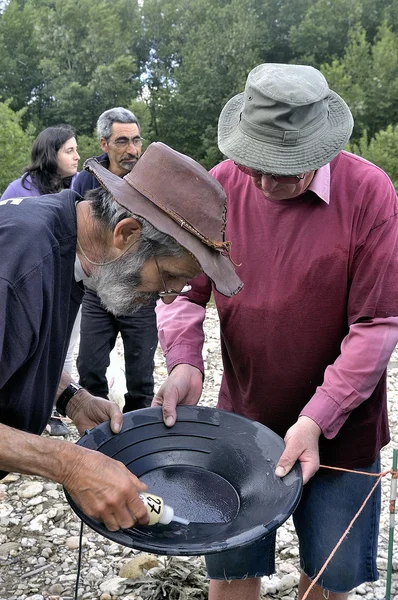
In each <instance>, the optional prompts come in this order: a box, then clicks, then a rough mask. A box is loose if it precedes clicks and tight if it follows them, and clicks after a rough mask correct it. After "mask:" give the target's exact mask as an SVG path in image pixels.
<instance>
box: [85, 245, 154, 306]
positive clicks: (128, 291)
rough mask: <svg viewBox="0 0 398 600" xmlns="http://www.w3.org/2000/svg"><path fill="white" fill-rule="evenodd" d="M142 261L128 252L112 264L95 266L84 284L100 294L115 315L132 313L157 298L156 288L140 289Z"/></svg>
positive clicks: (105, 304)
mask: <svg viewBox="0 0 398 600" xmlns="http://www.w3.org/2000/svg"><path fill="white" fill-rule="evenodd" d="M141 272H142V265H141V261H140V260H137V259H136V258H135V255H134V254H133V255H129V254H126V255H124V256H121V257H120V259H119V260H117V261H115V262H114V263H111V264H109V265H101V266H96V267H95V268H94V269H93V271H92V274H91V276H90V277H89V278H87V279H85V280H84V285H85V286H86V287H88V288H89V289H91V290H93V291H94V292H96V293H97V294H98V296H99V297H100V300H101V302H102V304H103V306H104V307H105V308H106V310H108V311H109V312H111V313H112V314H113V315H115V316H116V317H119V316H121V315H131V314H133V313H135V312H137V310H139V308H140V307H141V306H142V305H143V304H148V303H149V302H151V301H156V300H157V299H158V297H159V296H158V294H157V293H156V292H138V291H137V287H138V286H139V285H140V284H141V282H142V279H141Z"/></svg>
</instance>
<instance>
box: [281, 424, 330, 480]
mask: <svg viewBox="0 0 398 600" xmlns="http://www.w3.org/2000/svg"><path fill="white" fill-rule="evenodd" d="M321 433H322V432H321V429H320V427H319V426H318V425H317V424H316V423H315V421H313V420H312V419H310V418H309V417H304V416H303V417H299V418H298V421H297V423H295V424H294V425H293V426H292V427H290V429H288V431H287V433H286V435H285V444H286V448H285V450H284V452H283V454H282V456H281V457H280V459H279V462H278V464H277V466H276V470H275V475H276V476H277V477H284V476H285V475H287V474H288V473H289V471H290V470H291V469H292V467H293V465H294V464H295V462H296V460H299V461H300V465H301V470H302V473H303V483H307V481H308V480H309V479H310V478H311V477H312V476H313V475H315V473H316V472H317V470H318V469H319V447H318V441H319V436H320V435H321Z"/></svg>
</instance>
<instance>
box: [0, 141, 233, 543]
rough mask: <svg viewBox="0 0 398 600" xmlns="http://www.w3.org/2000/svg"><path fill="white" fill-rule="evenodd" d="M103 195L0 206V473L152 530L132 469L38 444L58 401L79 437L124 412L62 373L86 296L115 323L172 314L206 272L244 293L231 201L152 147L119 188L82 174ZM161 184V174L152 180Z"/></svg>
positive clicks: (74, 449)
mask: <svg viewBox="0 0 398 600" xmlns="http://www.w3.org/2000/svg"><path fill="white" fill-rule="evenodd" d="M86 168H87V169H89V170H90V171H91V172H92V173H93V174H94V175H95V177H97V179H98V181H100V182H101V184H102V185H103V188H99V189H96V190H92V191H91V192H89V193H88V194H87V196H86V197H85V198H84V199H82V198H81V197H80V196H78V195H77V194H76V193H75V192H72V191H69V190H68V191H64V192H61V193H60V194H53V195H48V196H46V197H45V200H44V201H42V200H41V198H14V199H7V200H4V201H2V202H0V248H1V250H2V252H3V255H4V254H5V253H6V252H7V256H8V257H9V260H7V261H2V262H1V265H0V296H1V298H2V302H1V306H0V415H1V424H0V469H1V470H2V473H1V472H0V476H1V474H2V475H4V472H7V471H17V472H20V473H28V474H33V475H41V476H43V477H46V478H48V479H52V480H54V481H57V482H59V483H61V484H62V485H64V486H65V488H66V489H67V490H68V492H69V493H70V495H71V497H72V498H73V499H74V500H75V501H76V503H77V504H78V505H79V506H80V508H81V509H82V510H83V512H84V513H85V514H87V515H88V516H91V517H93V518H95V519H97V520H99V521H102V522H103V523H104V524H105V525H106V526H107V527H108V529H109V530H112V531H115V530H117V529H120V528H127V527H131V526H132V525H133V524H134V523H135V522H136V521H137V520H138V521H139V522H140V523H142V524H145V523H147V522H148V517H147V513H146V509H145V507H144V505H143V503H142V502H141V500H140V499H139V498H138V492H139V491H142V490H144V489H145V488H146V486H145V485H144V484H143V483H141V482H140V481H139V480H138V479H137V478H136V477H135V476H134V475H133V474H132V473H130V471H128V469H127V468H126V467H124V465H122V464H121V463H120V462H118V461H114V460H112V459H110V458H108V457H106V456H104V455H102V454H100V453H97V452H92V451H91V450H88V449H86V448H83V447H81V446H77V445H74V444H72V443H69V442H65V441H59V440H55V439H52V438H46V437H40V434H41V433H42V431H43V430H44V428H45V426H46V424H47V422H48V418H49V416H50V414H51V410H52V407H53V403H54V399H56V406H57V410H58V412H60V413H61V414H62V415H63V416H68V417H70V418H71V419H72V420H73V421H74V423H75V425H76V426H77V428H78V430H79V431H80V432H81V433H82V432H84V431H85V430H86V429H89V428H92V427H94V426H95V425H97V424H99V423H101V422H103V421H106V420H109V419H110V425H111V429H112V431H113V432H114V433H118V432H119V431H120V428H121V425H122V414H121V412H120V409H119V408H118V406H117V405H116V404H114V403H113V402H110V401H108V400H105V399H103V398H98V397H93V396H92V395H91V394H89V393H88V392H87V391H86V390H84V389H83V388H81V387H80V386H79V385H77V384H76V383H74V382H73V381H72V380H71V377H70V376H69V375H67V374H66V373H62V365H63V363H64V360H65V353H66V350H67V348H68V340H69V336H70V333H71V329H72V326H73V323H74V321H75V317H76V313H77V311H78V308H79V305H80V302H81V299H82V296H83V285H82V282H84V285H85V286H89V287H91V288H92V289H94V290H95V291H96V292H97V293H98V294H99V296H100V297H101V299H102V301H103V303H104V305H105V306H106V307H107V309H108V310H110V311H112V312H113V313H114V314H123V313H127V312H128V313H131V312H133V311H134V310H136V309H137V307H139V306H140V305H141V304H143V303H146V302H148V301H149V300H150V299H152V298H155V297H156V298H157V297H158V296H161V297H162V298H163V301H164V302H166V303H171V302H173V300H174V299H175V297H176V296H178V295H180V294H181V293H183V288H184V286H186V284H187V283H188V282H189V281H190V280H191V279H193V278H194V277H196V276H197V275H198V274H200V273H201V272H202V271H203V272H205V273H206V274H207V275H208V276H209V277H210V278H211V279H212V281H213V282H214V285H215V286H216V288H217V289H218V290H219V292H220V293H221V294H225V295H226V296H231V295H233V294H235V293H237V292H238V291H239V290H240V288H241V286H242V284H241V281H240V280H239V278H238V277H237V275H236V274H235V271H234V268H233V266H232V263H231V262H230V261H229V259H228V257H227V254H228V249H229V244H228V242H227V241H225V239H224V229H225V201H226V197H225V193H224V191H223V188H222V187H221V185H220V184H219V183H218V182H216V181H215V180H214V179H213V178H212V177H211V176H210V175H209V174H208V173H207V172H206V170H205V169H204V168H203V167H201V166H200V165H199V164H198V163H196V162H195V161H193V160H192V159H190V158H189V157H187V156H184V155H181V154H179V153H178V152H175V151H174V150H172V149H171V148H169V147H168V146H165V145H164V144H160V143H156V144H151V145H150V146H149V147H148V149H147V151H146V152H145V154H144V155H143V157H142V158H141V159H140V160H139V161H138V164H137V165H136V167H135V168H134V170H133V171H132V172H131V173H129V174H127V175H126V176H125V177H124V178H123V179H122V178H120V177H118V176H117V175H114V174H113V173H111V172H110V171H109V170H107V169H105V168H104V167H102V166H101V165H100V164H99V163H98V162H97V161H96V160H95V159H90V160H89V161H87V163H86ZM153 173H156V174H157V177H156V179H155V178H154V177H153Z"/></svg>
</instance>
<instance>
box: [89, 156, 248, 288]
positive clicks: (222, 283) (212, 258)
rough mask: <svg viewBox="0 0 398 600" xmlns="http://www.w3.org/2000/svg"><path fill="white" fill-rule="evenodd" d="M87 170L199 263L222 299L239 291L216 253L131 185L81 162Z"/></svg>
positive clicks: (229, 269)
mask: <svg viewBox="0 0 398 600" xmlns="http://www.w3.org/2000/svg"><path fill="white" fill-rule="evenodd" d="M85 167H87V168H88V169H89V170H90V171H91V172H92V173H93V174H94V175H95V177H96V178H97V179H98V181H99V183H100V184H101V185H102V187H104V188H106V189H107V190H108V191H109V192H110V193H111V194H112V196H113V197H114V198H115V200H116V202H118V203H119V204H120V205H121V206H124V207H125V208H126V209H127V210H129V211H131V212H132V213H134V214H136V215H137V216H139V217H142V218H144V219H146V220H147V221H149V223H151V225H153V226H154V227H155V228H156V229H157V230H158V231H161V232H162V233H165V234H167V235H169V236H171V237H172V238H173V239H174V240H175V241H176V242H177V243H178V244H180V245H181V246H183V247H184V248H186V250H188V251H189V252H191V254H193V256H194V257H195V258H196V260H197V261H198V262H199V264H200V266H201V267H202V269H203V271H204V273H206V275H208V277H209V278H210V279H211V280H212V282H213V283H214V286H215V288H216V290H217V291H218V292H219V293H220V294H222V295H223V296H234V295H235V294H237V293H238V292H239V290H240V289H241V288H242V287H243V283H242V281H241V280H240V279H239V277H238V276H237V274H236V273H235V269H234V266H233V264H232V262H231V261H230V260H229V258H228V257H227V256H225V255H223V254H221V252H220V251H217V250H213V249H212V248H210V247H209V246H207V245H206V244H204V243H203V242H201V241H200V240H199V238H197V237H196V236H195V235H193V234H191V233H190V232H189V231H186V230H185V229H183V228H181V227H180V226H179V225H178V223H176V222H175V221H173V219H171V218H170V217H169V216H168V215H167V214H166V213H165V212H163V211H162V210H161V209H160V208H158V207H157V206H156V205H155V204H154V203H153V202H151V200H149V199H148V198H147V197H146V196H144V195H143V194H141V193H140V192H139V191H138V190H136V189H135V188H134V187H133V185H131V184H129V183H127V182H126V181H125V180H124V179H123V178H121V177H118V176H117V175H115V174H114V173H112V172H111V171H109V170H108V169H106V168H105V167H103V166H102V165H101V164H100V163H99V162H98V161H97V160H96V159H94V158H91V159H88V160H87V161H86V162H85Z"/></svg>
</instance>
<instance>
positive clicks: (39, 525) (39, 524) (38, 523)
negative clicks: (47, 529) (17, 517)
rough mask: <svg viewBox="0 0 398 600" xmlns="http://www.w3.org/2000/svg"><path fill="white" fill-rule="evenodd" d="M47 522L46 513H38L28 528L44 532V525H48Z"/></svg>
mask: <svg viewBox="0 0 398 600" xmlns="http://www.w3.org/2000/svg"><path fill="white" fill-rule="evenodd" d="M47 523H48V518H47V515H46V514H42V515H37V517H35V518H34V519H32V520H31V522H30V523H29V525H28V526H27V529H28V531H37V532H38V533H42V532H43V531H44V526H45V525H47Z"/></svg>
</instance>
